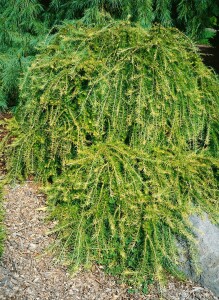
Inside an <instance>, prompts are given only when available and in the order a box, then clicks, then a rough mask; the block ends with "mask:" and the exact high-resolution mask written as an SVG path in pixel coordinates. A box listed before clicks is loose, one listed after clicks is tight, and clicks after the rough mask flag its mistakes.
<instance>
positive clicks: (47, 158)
mask: <svg viewBox="0 0 219 300" xmlns="http://www.w3.org/2000/svg"><path fill="white" fill-rule="evenodd" d="M21 93H22V101H21V103H20V106H19V107H18V109H17V112H16V114H15V118H13V119H12V120H10V121H9V123H8V129H9V131H10V134H9V136H8V137H7V138H6V139H8V138H12V139H13V141H12V143H11V145H10V146H9V147H8V148H7V155H8V162H7V163H8V169H9V171H10V173H11V175H13V176H17V177H22V176H24V177H26V176H28V175H29V174H30V173H33V174H34V175H36V176H37V177H38V178H39V179H40V180H42V181H47V180H49V181H50V182H52V184H50V185H48V187H47V195H48V199H49V203H50V208H51V212H52V216H53V217H54V218H57V219H58V220H59V225H58V228H60V229H57V230H58V231H59V233H60V236H59V237H60V240H61V244H62V247H64V249H67V250H68V251H69V253H70V257H71V259H72V263H73V264H74V266H78V265H80V264H83V265H90V264H92V263H93V262H94V261H96V262H98V263H100V264H103V265H106V267H107V269H108V270H109V271H110V272H111V273H113V274H118V275H121V276H122V277H123V278H126V280H128V281H130V282H135V283H138V284H140V283H142V282H144V281H145V280H147V278H148V276H149V274H150V276H153V275H154V276H155V277H156V278H157V279H160V278H161V277H162V276H163V275H164V274H165V272H166V271H168V272H172V273H174V274H179V271H178V268H177V249H176V246H175V241H176V240H177V239H179V238H183V239H184V240H186V241H187V242H188V244H189V245H190V246H191V247H192V248H193V247H194V245H193V235H192V233H191V228H190V224H189V221H188V217H189V216H190V215H191V214H192V213H195V212H196V213H199V212H201V211H205V212H207V213H208V214H209V216H210V217H212V218H214V219H215V220H218V219H217V218H218V134H219V132H218V119H219V103H218V101H219V90H218V78H217V77H216V75H214V74H213V72H211V71H210V70H209V69H208V68H206V67H205V66H204V65H203V63H202V61H201V59H200V57H199V55H198V54H197V53H196V49H195V47H194V46H193V44H192V43H191V41H190V40H189V39H188V38H186V37H185V36H184V35H183V34H182V33H180V32H179V31H177V30H176V29H164V28H162V27H159V26H158V27H153V28H151V29H150V30H145V29H143V28H142V27H140V26H138V25H133V24H130V23H128V22H113V23H110V24H108V25H107V26H105V27H99V28H91V27H83V26H80V24H78V23H75V24H67V25H64V26H62V27H60V30H59V31H58V33H57V34H56V35H55V36H54V37H53V38H52V39H50V40H49V41H46V43H45V46H44V47H42V49H41V51H40V54H39V55H37V57H36V59H35V60H34V62H33V63H32V65H31V67H30V68H29V70H28V72H27V73H26V74H25V77H24V79H23V84H22V86H21Z"/></svg>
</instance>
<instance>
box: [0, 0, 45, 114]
mask: <svg viewBox="0 0 219 300" xmlns="http://www.w3.org/2000/svg"><path fill="white" fill-rule="evenodd" d="M42 12H43V7H42V6H41V5H40V4H39V1H37V0H28V1H23V0H16V1H15V0H8V1H4V0H2V1H1V6H0V109H4V108H6V107H7V106H8V105H9V106H13V105H15V104H16V103H17V100H18V96H19V91H18V83H19V78H20V75H21V74H22V73H23V72H24V71H25V70H26V68H27V66H28V65H29V63H30V61H31V60H32V59H33V57H34V55H35V54H36V49H35V47H36V45H37V44H38V42H39V41H40V40H42V39H43V37H44V36H45V33H46V26H45V23H43V22H42V18H41V14H42Z"/></svg>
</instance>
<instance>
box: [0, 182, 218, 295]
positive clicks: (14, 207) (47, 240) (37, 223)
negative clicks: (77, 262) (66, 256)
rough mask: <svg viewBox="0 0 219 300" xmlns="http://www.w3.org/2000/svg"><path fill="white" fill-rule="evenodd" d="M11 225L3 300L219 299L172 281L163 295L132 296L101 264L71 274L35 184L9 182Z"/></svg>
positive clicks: (1, 272) (0, 267)
mask: <svg viewBox="0 0 219 300" xmlns="http://www.w3.org/2000/svg"><path fill="white" fill-rule="evenodd" d="M4 206H5V211H6V216H5V224H6V229H7V240H6V242H5V252H4V255H3V258H2V260H1V263H0V300H3V299H4V300H12V299H16V300H47V299H48V300H56V299H57V300H116V299H117V300H127V299H129V300H155V299H161V297H162V299H168V300H216V299H218V298H217V297H215V296H214V295H213V294H212V293H211V292H210V291H208V290H207V289H204V288H202V287H200V286H196V285H195V284H194V283H191V282H187V283H182V282H177V281H174V280H171V281H170V282H169V283H168V285H167V287H166V288H165V289H164V288H163V289H162V290H160V292H159V293H158V289H157V288H155V287H151V291H150V292H149V294H148V295H140V294H130V293H128V291H127V287H125V286H124V285H119V284H118V283H117V282H116V280H115V279H114V278H113V277H109V276H107V275H105V274H104V273H103V271H102V270H100V269H99V268H98V267H94V268H93V270H92V271H90V272H85V271H81V272H79V273H77V274H75V275H74V276H73V275H70V274H69V272H68V270H67V269H66V268H65V267H64V266H63V265H62V264H61V263H60V262H57V259H56V258H55V255H53V254H52V253H51V251H48V249H49V245H51V244H52V243H53V242H54V237H53V236H51V235H50V236H49V235H48V231H49V230H51V229H52V228H53V227H54V224H53V223H52V222H50V223H48V221H46V219H47V215H46V214H47V213H46V210H45V199H44V197H42V195H41V194H39V191H38V188H37V186H36V185H34V184H33V183H31V182H29V183H28V182H27V183H26V184H24V185H23V186H21V185H15V186H9V187H7V188H6V191H5V201H4Z"/></svg>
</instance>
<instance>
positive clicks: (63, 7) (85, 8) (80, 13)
mask: <svg viewBox="0 0 219 300" xmlns="http://www.w3.org/2000/svg"><path fill="white" fill-rule="evenodd" d="M51 8H52V9H54V10H55V11H57V19H59V20H61V19H63V18H65V19H72V18H81V17H84V16H85V19H86V20H87V22H88V23H89V24H90V23H92V22H93V23H95V24H96V23H98V21H99V13H100V12H101V13H103V14H104V13H109V14H110V15H111V16H112V17H113V18H115V19H124V20H126V19H127V18H130V19H131V20H132V21H134V22H139V23H140V24H141V25H143V26H144V27H150V26H151V25H152V23H153V22H158V23H160V24H162V25H163V26H175V27H179V28H180V29H181V30H183V31H185V32H186V33H187V34H188V35H190V36H192V37H196V38H197V37H198V38H203V34H205V33H204V29H205V28H206V27H210V25H211V21H210V17H213V16H218V15H219V4H218V2H217V1H216V0H213V1H212V0H202V1H197V0H96V1H90V0H74V1H71V0H52V1H51Z"/></svg>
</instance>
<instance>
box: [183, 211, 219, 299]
mask: <svg viewBox="0 0 219 300" xmlns="http://www.w3.org/2000/svg"><path fill="white" fill-rule="evenodd" d="M190 220H191V222H192V224H193V226H194V232H195V234H196V238H197V247H198V254H199V255H198V258H199V264H200V268H201V273H200V274H199V275H197V274H196V273H195V272H194V270H193V268H192V265H191V263H190V261H189V259H188V256H187V255H185V251H186V249H185V245H182V244H181V247H182V248H183V251H184V252H182V256H181V257H180V263H181V268H182V270H183V271H184V272H185V273H186V275H187V276H188V277H189V278H190V279H192V280H193V281H195V282H197V283H199V284H201V285H202V286H204V287H207V288H209V289H210V290H211V291H212V292H213V293H214V294H215V295H216V296H217V297H219V227H218V226H217V225H215V224H212V223H211V222H210V220H209V218H208V216H207V215H204V217H200V216H197V215H195V216H192V217H191V218H190ZM186 257H187V258H186Z"/></svg>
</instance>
